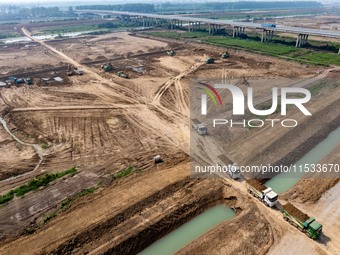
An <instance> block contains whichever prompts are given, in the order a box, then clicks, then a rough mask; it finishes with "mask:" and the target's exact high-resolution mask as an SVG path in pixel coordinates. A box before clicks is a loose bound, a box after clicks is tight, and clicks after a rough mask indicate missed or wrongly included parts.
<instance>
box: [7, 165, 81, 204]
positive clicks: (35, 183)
mask: <svg viewBox="0 0 340 255" xmlns="http://www.w3.org/2000/svg"><path fill="white" fill-rule="evenodd" d="M75 173H77V168H76V167H72V168H70V169H68V170H65V171H63V172H59V173H54V174H46V175H44V176H42V177H38V178H35V179H33V180H31V181H30V182H28V183H27V184H24V185H21V186H19V187H18V188H16V189H12V190H10V191H9V192H7V193H6V194H5V195H2V196H0V204H4V203H6V202H8V201H11V200H12V199H13V198H14V195H16V196H17V197H21V196H23V195H25V194H26V193H27V192H30V191H34V190H37V189H38V188H40V187H43V186H46V185H47V184H49V183H50V182H52V181H54V180H56V179H59V178H61V177H63V176H65V175H68V174H75Z"/></svg>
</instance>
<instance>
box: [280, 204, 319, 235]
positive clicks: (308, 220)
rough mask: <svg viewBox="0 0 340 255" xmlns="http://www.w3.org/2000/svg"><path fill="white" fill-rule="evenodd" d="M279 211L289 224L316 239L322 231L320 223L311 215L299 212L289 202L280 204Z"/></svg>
mask: <svg viewBox="0 0 340 255" xmlns="http://www.w3.org/2000/svg"><path fill="white" fill-rule="evenodd" d="M281 212H282V214H283V218H284V219H285V220H286V221H288V222H289V223H290V224H291V225H293V226H294V227H296V228H298V229H299V230H300V231H302V232H304V233H305V234H306V235H307V236H309V237H310V238H312V239H317V238H319V236H320V235H321V233H322V225H321V224H320V223H319V222H317V221H316V220H315V218H313V217H309V216H308V215H307V214H305V213H303V212H301V211H300V210H299V209H297V208H296V207H295V206H294V205H292V204H291V203H289V202H288V203H287V204H285V205H283V206H282V209H281Z"/></svg>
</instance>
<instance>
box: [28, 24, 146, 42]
mask: <svg viewBox="0 0 340 255" xmlns="http://www.w3.org/2000/svg"><path fill="white" fill-rule="evenodd" d="M140 25H141V24H138V23H133V22H129V21H115V22H112V21H110V22H105V23H102V24H98V25H97V24H96V25H78V26H69V27H67V28H53V29H46V30H42V31H40V32H37V33H35V34H34V35H49V34H52V35H55V34H56V35H58V37H57V38H62V37H63V34H66V33H77V32H86V34H87V35H101V34H106V33H111V32H113V31H115V30H117V29H127V28H129V27H136V26H140ZM88 31H92V32H88Z"/></svg>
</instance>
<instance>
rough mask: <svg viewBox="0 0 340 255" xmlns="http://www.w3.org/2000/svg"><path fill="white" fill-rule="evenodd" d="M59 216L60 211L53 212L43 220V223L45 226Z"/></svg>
mask: <svg viewBox="0 0 340 255" xmlns="http://www.w3.org/2000/svg"><path fill="white" fill-rule="evenodd" d="M57 215H58V210H56V211H53V212H51V213H49V214H47V215H46V216H45V217H44V219H43V223H44V224H45V223H46V222H48V221H50V220H52V219H53V218H55V217H56V216H57Z"/></svg>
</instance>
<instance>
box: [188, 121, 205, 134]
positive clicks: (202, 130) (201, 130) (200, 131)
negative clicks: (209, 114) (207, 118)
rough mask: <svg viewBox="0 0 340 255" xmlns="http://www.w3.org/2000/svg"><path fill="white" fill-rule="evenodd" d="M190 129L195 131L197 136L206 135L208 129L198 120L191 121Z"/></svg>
mask: <svg viewBox="0 0 340 255" xmlns="http://www.w3.org/2000/svg"><path fill="white" fill-rule="evenodd" d="M192 127H193V129H195V130H196V131H197V133H198V134H199V135H206V134H208V129H207V127H206V126H205V125H203V124H202V123H201V122H199V120H198V119H193V120H192Z"/></svg>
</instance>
